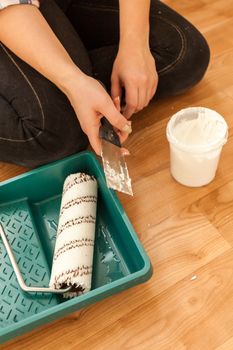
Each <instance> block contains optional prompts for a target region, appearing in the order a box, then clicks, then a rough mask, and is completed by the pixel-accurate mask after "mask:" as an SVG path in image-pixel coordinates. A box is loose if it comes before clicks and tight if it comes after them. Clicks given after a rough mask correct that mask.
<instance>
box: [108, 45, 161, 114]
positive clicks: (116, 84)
mask: <svg viewBox="0 0 233 350" xmlns="http://www.w3.org/2000/svg"><path fill="white" fill-rule="evenodd" d="M111 81H112V89H111V94H112V98H113V101H114V102H115V105H116V106H117V108H118V109H119V105H120V103H119V97H121V88H122V86H123V87H124V88H125V93H126V95H125V102H126V105H125V106H124V108H123V115H124V116H125V117H126V118H130V117H131V116H132V114H133V113H135V112H138V111H140V110H141V109H143V108H144V107H145V106H147V105H148V103H149V102H150V100H151V98H152V97H153V96H154V94H155V92H156V88H157V84H158V74H157V71H156V66H155V60H154V58H153V56H152V54H151V52H150V49H149V47H142V46H137V47H130V45H127V46H125V47H121V46H120V48H119V51H118V54H117V57H116V59H115V62H114V65H113V70H112V77H111Z"/></svg>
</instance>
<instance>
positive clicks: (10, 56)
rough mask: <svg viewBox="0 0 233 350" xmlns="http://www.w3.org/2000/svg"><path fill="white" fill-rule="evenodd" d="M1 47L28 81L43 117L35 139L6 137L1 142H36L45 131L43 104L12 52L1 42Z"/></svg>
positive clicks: (0, 138) (1, 138)
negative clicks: (40, 128)
mask: <svg viewBox="0 0 233 350" xmlns="http://www.w3.org/2000/svg"><path fill="white" fill-rule="evenodd" d="M0 46H1V47H2V49H3V50H4V52H5V53H6V55H7V56H8V57H9V59H10V60H11V61H12V63H13V64H14V65H15V67H16V68H17V69H18V71H19V72H20V74H21V75H22V77H23V78H24V79H25V80H26V82H27V83H28V85H29V87H30V88H31V90H32V92H33V94H34V96H35V98H36V100H37V102H38V105H39V108H40V112H41V116H42V130H40V131H39V132H38V134H36V135H35V136H33V137H30V138H28V139H25V140H21V139H19V140H16V139H8V138H4V137H0V140H4V141H11V142H27V141H32V140H34V139H35V138H36V137H38V136H39V135H40V134H41V133H42V132H43V131H44V125H45V115H44V111H43V107H42V103H41V101H40V98H39V96H38V94H37V92H36V90H35V88H34V87H33V85H32V83H31V82H30V80H29V79H28V77H27V76H26V74H25V73H24V72H23V71H22V69H21V68H20V67H19V65H18V64H17V63H16V61H15V60H14V58H13V57H12V55H11V54H10V52H8V50H7V49H6V48H5V46H4V45H3V44H2V43H1V42H0Z"/></svg>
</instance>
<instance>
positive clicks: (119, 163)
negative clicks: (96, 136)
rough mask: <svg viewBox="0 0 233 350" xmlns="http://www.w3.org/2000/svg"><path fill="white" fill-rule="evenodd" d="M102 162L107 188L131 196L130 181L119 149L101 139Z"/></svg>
mask: <svg viewBox="0 0 233 350" xmlns="http://www.w3.org/2000/svg"><path fill="white" fill-rule="evenodd" d="M101 141H102V160H103V167H104V173H105V177H106V182H107V186H108V187H109V188H112V189H113V190H116V191H120V192H123V193H126V194H129V195H131V196H133V190H132V185H131V179H130V177H129V172H128V168H127V164H126V161H125V157H124V156H123V154H122V152H121V148H120V147H118V146H116V145H114V144H113V143H111V142H109V141H106V140H105V139H102V140H101Z"/></svg>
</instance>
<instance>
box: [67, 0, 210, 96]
mask: <svg viewBox="0 0 233 350" xmlns="http://www.w3.org/2000/svg"><path fill="white" fill-rule="evenodd" d="M67 16H68V18H69V19H70V21H71V22H72V24H73V25H74V27H75V29H76V31H78V33H79V35H80V37H81V38H82V40H83V42H84V44H85V46H86V47H87V49H88V50H89V55H90V58H91V61H92V65H93V71H94V75H95V76H96V78H98V79H100V80H101V81H103V82H104V83H105V85H106V86H108V88H109V86H110V77H111V71H112V66H113V62H114V59H115V57H116V55H117V51H118V43H119V5H118V0H87V1H86V0H73V1H72V3H71V4H70V6H69V8H68V10H67ZM129 16H130V14H129ZM150 48H151V52H152V55H153V56H154V58H155V62H156V66H157V71H158V74H159V85H158V89H157V96H158V97H159V96H169V95H174V94H178V93H181V92H183V91H185V90H187V89H189V88H190V87H192V86H193V85H195V84H196V83H197V82H198V81H200V80H201V78H202V77H203V75H204V73H205V71H206V69H207V66H208V62H209V48H208V45H207V43H206V40H205V39H204V37H203V36H202V35H201V33H200V32H199V31H198V30H197V29H196V28H195V27H194V26H193V25H192V24H191V23H190V22H188V21H187V20H186V19H185V18H184V17H182V16H181V15H179V14H178V13H177V12H175V11H174V10H172V9H171V8H170V7H168V6H166V5H165V4H163V3H162V2H161V1H158V0H151V8H150Z"/></svg>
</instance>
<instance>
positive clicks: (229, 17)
mask: <svg viewBox="0 0 233 350" xmlns="http://www.w3.org/2000/svg"><path fill="white" fill-rule="evenodd" d="M166 3H168V4H170V5H171V6H173V7H174V8H175V9H176V10H178V11H179V12H180V13H182V14H183V15H184V16H186V17H187V18H188V19H189V20H191V21H192V22H193V23H194V24H195V25H196V26H197V27H198V28H199V29H200V30H201V31H202V33H204V34H205V36H206V38H207V39H208V42H209V44H210V47H211V51H212V57H211V65H210V68H209V70H208V73H207V75H206V77H205V79H204V80H203V81H202V82H201V83H200V84H199V85H198V86H196V87H195V88H194V89H192V91H190V92H188V93H186V94H184V95H182V96H180V97H176V98H170V99H167V100H164V101H161V102H159V103H156V104H153V105H151V106H150V107H148V108H147V109H146V110H145V111H143V112H142V113H141V114H140V115H138V116H136V117H135V119H134V125H133V129H134V134H133V135H132V136H131V138H130V140H129V142H128V146H129V149H130V151H131V153H132V156H131V157H130V158H129V160H128V162H129V167H130V173H131V175H132V177H133V184H134V191H135V196H134V197H133V198H129V197H126V196H123V195H121V196H120V199H121V201H122V203H123V206H124V208H125V210H126V212H127V213H128V216H129V218H130V219H131V221H132V223H133V225H134V227H135V229H136V231H137V232H138V234H139V236H140V239H141V241H142V243H143V245H144V247H145V249H146V251H147V252H148V254H149V256H150V259H151V261H152V264H153V266H154V275H153V277H152V278H151V279H150V280H149V281H148V282H147V283H146V284H144V285H139V286H137V287H134V288H132V289H130V290H127V291H124V292H122V293H120V294H118V295H115V296H113V297H111V298H109V299H106V300H104V301H102V302H99V303H97V304H96V305H93V306H90V307H88V308H86V309H84V310H81V311H78V312H76V313H74V314H72V315H70V316H68V317H65V318H63V319H60V320H58V321H56V322H54V323H52V324H49V325H46V326H44V327H41V328H39V329H36V330H35V331H33V332H31V333H30V334H26V335H24V336H22V337H20V338H17V339H16V340H14V341H12V342H9V343H6V344H5V345H4V346H2V348H1V349H7V350H21V349H23V350H26V349H30V350H37V349H40V350H50V349H56V350H60V349H67V350H68V349H72V350H76V349H82V350H85V349H87V350H90V349H91V350H94V349H98V350H102V349H111V350H113V349H114V350H118V349H138V350H143V349H145V350H171V349H174V350H184V349H190V350H212V349H216V350H232V349H233V161H232V160H233V137H232V136H233V0H195V1H190V0H180V1H176V0H167V1H166ZM187 106H206V107H210V108H212V109H215V110H217V111H218V112H219V113H220V114H222V115H223V116H224V117H225V118H226V120H227V122H228V124H229V128H230V134H229V141H228V143H227V145H226V146H225V147H224V150H223V153H222V159H221V162H220V167H219V171H218V174H217V177H216V179H215V180H214V181H213V182H212V183H211V184H210V185H209V186H206V187H203V188H199V189H190V188H186V187H183V186H181V185H179V184H177V183H176V182H175V181H174V180H173V179H172V178H171V176H170V173H169V150H168V144H167V141H166V137H165V126H166V123H167V121H168V119H169V117H170V116H171V115H172V114H173V113H175V112H176V111H178V110H179V109H181V108H183V107H187ZM23 171H25V169H22V168H19V167H16V166H9V165H7V164H0V180H4V179H7V178H9V177H12V176H14V175H16V174H19V173H22V172H23Z"/></svg>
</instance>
